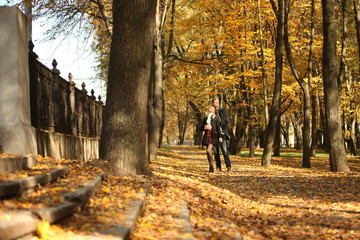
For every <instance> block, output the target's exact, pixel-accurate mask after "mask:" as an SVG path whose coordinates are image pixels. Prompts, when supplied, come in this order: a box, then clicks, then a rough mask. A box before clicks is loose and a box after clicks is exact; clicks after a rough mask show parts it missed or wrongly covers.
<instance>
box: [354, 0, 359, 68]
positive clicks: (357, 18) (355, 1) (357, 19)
mask: <svg viewBox="0 0 360 240" xmlns="http://www.w3.org/2000/svg"><path fill="white" fill-rule="evenodd" d="M353 5H354V16H355V23H356V36H357V41H358V53H359V71H360V2H359V0H353Z"/></svg>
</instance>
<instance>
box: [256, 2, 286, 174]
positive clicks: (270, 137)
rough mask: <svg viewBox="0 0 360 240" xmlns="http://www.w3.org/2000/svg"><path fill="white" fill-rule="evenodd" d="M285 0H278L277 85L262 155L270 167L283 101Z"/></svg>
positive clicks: (263, 160) (265, 164)
mask: <svg viewBox="0 0 360 240" xmlns="http://www.w3.org/2000/svg"><path fill="white" fill-rule="evenodd" d="M284 10H285V1H284V0H278V10H277V11H276V15H277V33H276V47H275V85H274V95H273V99H272V104H271V109H270V116H269V123H268V125H267V127H266V132H265V146H264V152H263V156H262V163H261V165H262V166H264V167H270V161H271V152H272V146H273V143H274V135H275V129H276V122H277V119H278V115H279V111H280V101H281V87H282V70H283V52H282V48H283V45H284V44H283V43H284V42H283V39H284V17H285V12H284Z"/></svg>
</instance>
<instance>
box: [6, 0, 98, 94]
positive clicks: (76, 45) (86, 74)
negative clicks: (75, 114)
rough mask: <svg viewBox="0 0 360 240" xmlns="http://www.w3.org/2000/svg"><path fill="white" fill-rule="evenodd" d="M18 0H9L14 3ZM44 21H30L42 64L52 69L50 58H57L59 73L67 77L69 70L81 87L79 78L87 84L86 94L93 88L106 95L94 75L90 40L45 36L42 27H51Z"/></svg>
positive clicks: (93, 56)
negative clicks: (49, 37)
mask: <svg viewBox="0 0 360 240" xmlns="http://www.w3.org/2000/svg"><path fill="white" fill-rule="evenodd" d="M17 2H19V1H16V0H14V1H11V3H12V4H15V3H17ZM4 5H6V0H0V6H4ZM45 22H46V21H44V20H37V21H34V22H33V25H32V41H33V43H34V45H35V47H34V52H35V53H36V54H37V55H38V56H39V58H38V60H39V61H40V62H42V63H43V64H44V65H45V66H47V67H48V68H50V69H52V61H53V59H56V61H57V63H58V65H57V69H59V70H60V75H61V76H62V77H63V78H64V79H66V80H68V74H69V73H70V72H71V74H72V75H73V81H74V82H75V83H76V84H77V86H78V88H80V89H81V87H80V86H81V84H82V82H85V84H86V86H87V87H86V90H88V92H89V94H90V91H91V89H94V91H95V96H96V97H98V96H99V95H101V96H102V98H103V99H104V97H105V88H104V87H103V86H102V85H103V84H101V82H100V80H98V79H96V72H95V69H94V68H95V67H96V62H95V55H94V54H93V53H92V52H91V46H90V44H91V42H88V43H86V42H84V39H82V38H81V39H79V38H75V37H68V38H64V37H59V38H57V39H55V40H46V39H45V38H44V35H45V31H46V30H47V29H48V28H49V27H51V26H46V24H44V23H45Z"/></svg>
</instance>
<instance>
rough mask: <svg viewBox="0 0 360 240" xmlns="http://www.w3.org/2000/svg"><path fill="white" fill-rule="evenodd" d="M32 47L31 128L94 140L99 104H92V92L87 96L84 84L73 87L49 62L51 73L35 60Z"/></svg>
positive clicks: (98, 130)
mask: <svg viewBox="0 0 360 240" xmlns="http://www.w3.org/2000/svg"><path fill="white" fill-rule="evenodd" d="M33 49H34V45H33V43H32V42H30V43H29V73H30V96H31V97H30V105H31V123H32V125H33V126H34V127H35V128H38V129H42V130H46V131H51V132H57V133H62V134H67V135H73V136H80V137H93V138H98V137H100V134H101V127H102V126H101V123H102V111H103V109H102V108H103V103H102V101H101V97H100V96H99V97H98V99H97V100H96V97H95V96H94V90H92V91H91V95H90V96H89V95H88V92H87V90H86V89H85V87H86V86H85V83H83V84H82V89H81V90H80V89H78V88H76V87H75V83H74V82H73V80H72V75H71V73H69V80H68V81H67V80H65V79H64V78H62V77H61V76H60V71H59V70H58V69H57V68H56V66H57V62H56V61H55V59H54V61H53V63H52V66H53V69H51V70H50V69H49V68H47V67H46V66H45V65H43V64H42V63H41V62H39V61H38V60H37V57H38V56H37V55H36V53H34V52H33Z"/></svg>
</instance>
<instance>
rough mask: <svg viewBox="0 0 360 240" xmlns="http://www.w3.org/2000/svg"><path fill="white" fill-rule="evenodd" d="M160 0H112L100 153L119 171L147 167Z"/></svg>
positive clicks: (129, 172) (125, 172)
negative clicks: (156, 16) (150, 95)
mask: <svg viewBox="0 0 360 240" xmlns="http://www.w3.org/2000/svg"><path fill="white" fill-rule="evenodd" d="M156 3H157V2H156V1H148V0H114V2H113V21H114V27H113V38H112V44H111V53H110V63H109V80H108V86H107V103H106V107H105V113H104V122H103V128H102V135H101V143H100V158H101V159H104V160H108V161H109V162H110V164H111V167H112V170H113V173H114V174H116V175H120V176H121V175H135V174H147V173H148V161H149V151H148V122H147V121H148V95H149V87H150V75H151V64H152V59H153V53H154V49H153V48H154V28H155V15H156Z"/></svg>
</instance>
